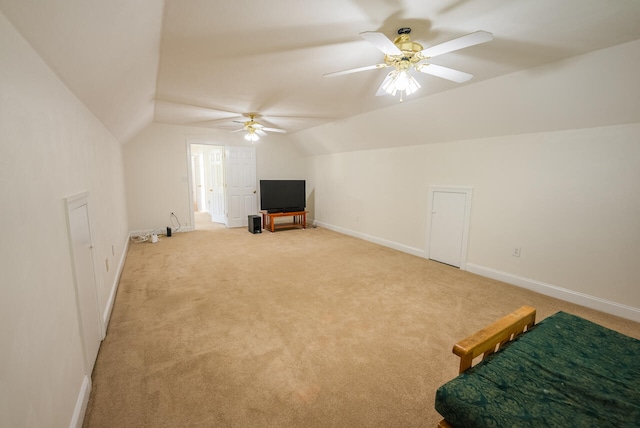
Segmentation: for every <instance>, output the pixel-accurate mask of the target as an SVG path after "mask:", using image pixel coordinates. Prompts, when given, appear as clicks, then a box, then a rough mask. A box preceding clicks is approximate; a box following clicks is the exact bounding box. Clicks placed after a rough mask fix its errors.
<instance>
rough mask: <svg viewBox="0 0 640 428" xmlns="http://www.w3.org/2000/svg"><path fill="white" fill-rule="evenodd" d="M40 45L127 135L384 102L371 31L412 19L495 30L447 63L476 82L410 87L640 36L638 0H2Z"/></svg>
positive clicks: (111, 125) (428, 89) (273, 120)
mask: <svg viewBox="0 0 640 428" xmlns="http://www.w3.org/2000/svg"><path fill="white" fill-rule="evenodd" d="M0 9H1V10H2V12H3V13H4V14H5V16H6V17H7V18H8V19H9V20H10V21H11V22H12V23H13V25H14V26H16V28H17V29H18V30H19V31H20V32H21V33H22V35H23V36H24V37H25V38H26V39H27V41H28V42H29V43H31V45H32V46H33V47H34V49H35V50H36V51H38V52H39V54H40V55H41V57H42V58H43V59H44V61H46V62H47V63H48V64H49V66H50V67H51V68H52V69H53V70H54V71H55V72H56V73H57V74H58V75H59V76H60V78H61V79H62V80H63V81H64V82H65V83H66V84H67V85H68V86H69V88H70V89H71V90H72V91H73V92H74V93H75V94H76V95H77V96H78V97H79V98H80V99H81V100H82V101H83V102H84V103H85V104H86V105H87V107H88V108H89V109H91V110H92V111H93V113H94V114H95V115H96V116H97V117H98V118H99V119H100V120H101V121H102V122H103V123H104V124H105V126H106V127H107V128H108V129H109V130H110V131H111V132H112V133H113V134H114V135H115V136H116V137H117V138H118V139H119V140H120V141H122V142H123V143H125V142H126V141H128V140H129V139H130V138H132V137H133V136H134V135H135V134H136V133H137V132H139V131H140V130H141V129H142V128H144V127H145V126H146V125H148V124H149V123H150V122H152V121H156V122H161V123H172V124H188V125H194V126H201V127H210V128H220V129H225V130H233V129H236V128H237V127H238V126H239V124H238V123H235V122H234V120H238V119H240V118H241V117H242V114H243V113H249V112H256V113H259V114H260V115H261V116H260V118H261V120H263V121H264V122H265V124H266V125H267V126H272V127H277V128H283V129H286V130H288V131H289V132H290V133H292V132H296V131H300V130H303V129H308V128H311V127H314V126H317V125H320V124H323V123H327V122H331V121H335V120H339V119H344V118H348V117H351V116H354V115H357V114H361V113H364V112H368V111H372V110H376V109H381V108H385V107H388V106H391V105H394V104H397V103H398V102H399V99H398V97H395V98H394V97H391V96H388V95H386V96H380V97H376V96H375V93H376V91H377V89H378V86H379V85H380V83H381V82H382V80H383V78H384V76H385V75H386V73H387V71H383V70H369V71H363V72H361V73H356V74H348V75H344V76H339V77H333V78H326V77H323V74H326V73H330V72H334V71H339V70H344V69H349V68H354V67H360V66H365V65H371V64H377V63H380V62H382V59H383V55H382V53H381V52H380V51H379V50H377V49H376V48H375V47H374V46H372V45H371V44H369V43H368V42H366V41H364V40H363V39H362V38H361V37H360V36H359V35H358V34H359V33H361V32H363V31H379V32H382V33H384V34H385V35H387V36H388V37H389V38H394V37H395V36H396V32H397V30H398V29H399V28H401V27H410V28H411V29H412V32H411V38H412V40H415V41H418V42H420V43H421V44H422V45H423V46H425V47H428V46H432V45H435V44H438V43H441V42H445V41H447V40H450V39H453V38H456V37H459V36H463V35H465V34H468V33H471V32H474V31H477V30H485V31H488V32H491V33H492V34H493V36H494V40H493V41H491V42H489V43H485V44H482V45H478V46H473V47H470V48H467V49H463V50H459V51H456V52H452V53H449V54H446V55H442V56H440V57H437V58H435V59H434V60H433V62H434V63H435V64H439V65H443V66H447V67H451V68H454V69H457V70H462V71H465V72H468V73H471V74H473V75H474V78H473V79H472V80H471V81H469V82H466V83H463V84H459V83H453V82H450V81H447V80H444V79H440V78H437V77H433V76H429V75H422V74H420V75H419V76H416V78H417V79H418V81H419V82H420V84H421V85H422V88H421V89H420V90H419V91H418V92H417V93H415V94H412V95H410V97H409V98H407V101H405V102H410V101H411V99H416V98H421V97H428V96H430V95H433V94H436V93H439V92H442V91H447V90H449V89H453V88H456V87H459V86H461V85H473V84H474V83H475V82H480V81H483V80H486V79H491V78H494V77H497V76H501V75H504V74H508V73H512V72H515V71H519V70H523V69H528V68H532V67H536V66H539V65H542V64H546V63H550V62H554V61H559V60H562V59H565V58H569V57H573V56H576V55H579V54H583V53H587V52H590V51H595V50H599V49H603V48H607V47H611V46H615V45H618V44H621V43H625V42H628V41H632V40H638V39H640V24H639V23H640V1H637V0H615V1H611V0H562V1H558V0H518V1H504V0H433V1H424V0H322V1H302V0H278V1H274V2H267V1H259V0H235V1H229V2H222V1H216V0H165V1H164V2H163V1H160V0H109V1H102V0H46V1H45V0H0Z"/></svg>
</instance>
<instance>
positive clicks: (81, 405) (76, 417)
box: [69, 375, 91, 428]
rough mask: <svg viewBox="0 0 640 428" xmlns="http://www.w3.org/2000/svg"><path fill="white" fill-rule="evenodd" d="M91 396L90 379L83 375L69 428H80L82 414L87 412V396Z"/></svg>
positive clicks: (82, 420) (82, 418)
mask: <svg viewBox="0 0 640 428" xmlns="http://www.w3.org/2000/svg"><path fill="white" fill-rule="evenodd" d="M90 395H91V378H90V377H89V376H87V375H84V379H82V386H81V387H80V392H79V393H78V399H77V400H76V407H75V409H73V416H72V417H71V423H69V428H81V427H82V423H83V422H84V414H85V413H86V412H87V404H89V396H90Z"/></svg>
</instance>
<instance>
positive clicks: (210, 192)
mask: <svg viewBox="0 0 640 428" xmlns="http://www.w3.org/2000/svg"><path fill="white" fill-rule="evenodd" d="M189 148H190V165H189V166H190V168H191V186H190V187H191V194H190V199H191V204H192V207H193V223H192V224H193V226H194V229H196V230H212V229H220V228H225V227H226V226H225V221H226V219H225V196H224V147H223V146H216V145H213V144H195V143H192V144H190V145H189Z"/></svg>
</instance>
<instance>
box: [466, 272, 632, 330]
mask: <svg viewBox="0 0 640 428" xmlns="http://www.w3.org/2000/svg"><path fill="white" fill-rule="evenodd" d="M466 270H467V271H469V272H471V273H475V274H477V275H480V276H484V277H487V278H491V279H496V280H498V281H502V282H506V283H507V284H511V285H515V286H518V287H522V288H526V289H527V290H531V291H535V292H537V293H540V294H544V295H545V296H550V297H555V298H558V299H561V300H565V301H567V302H571V303H575V304H577V305H581V306H585V307H587V308H591V309H596V310H598V311H602V312H606V313H608V314H611V315H616V316H619V317H622V318H626V319H629V320H632V321H636V322H640V309H639V308H634V307H631V306H627V305H623V304H620V303H616V302H612V301H610V300H605V299H601V298H599V297H595V296H590V295H588V294H584V293H580V292H577V291H573V290H568V289H566V288H562V287H558V286H555V285H551V284H546V283H544V282H540V281H536V280H534V279H529V278H524V277H521V276H517V275H513V274H510V273H507V272H501V271H498V270H495V269H491V268H487V267H484V266H479V265H475V264H473V263H467V265H466Z"/></svg>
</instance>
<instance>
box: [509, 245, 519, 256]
mask: <svg viewBox="0 0 640 428" xmlns="http://www.w3.org/2000/svg"><path fill="white" fill-rule="evenodd" d="M511 255H512V256H513V257H520V247H515V248H514V249H513V252H512V253H511Z"/></svg>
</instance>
